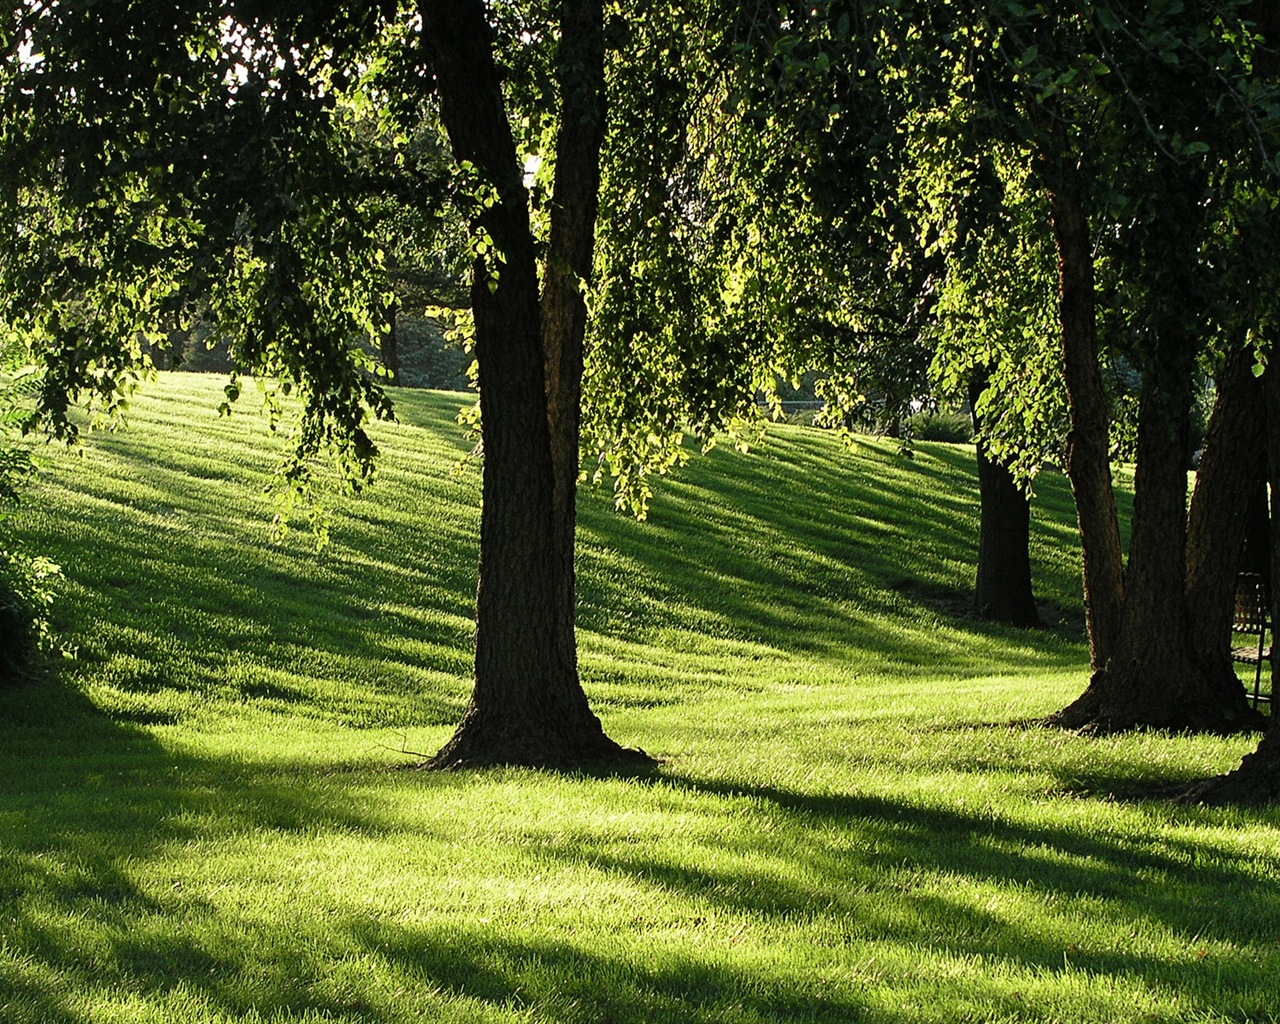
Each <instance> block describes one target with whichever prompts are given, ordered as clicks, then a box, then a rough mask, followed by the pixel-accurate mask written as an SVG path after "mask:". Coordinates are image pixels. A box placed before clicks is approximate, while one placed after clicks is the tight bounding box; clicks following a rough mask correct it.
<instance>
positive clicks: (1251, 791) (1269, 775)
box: [1182, 366, 1280, 804]
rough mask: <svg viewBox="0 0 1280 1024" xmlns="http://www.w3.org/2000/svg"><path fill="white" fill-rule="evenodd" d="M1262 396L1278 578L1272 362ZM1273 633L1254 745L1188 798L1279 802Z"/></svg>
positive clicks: (1278, 462)
mask: <svg viewBox="0 0 1280 1024" xmlns="http://www.w3.org/2000/svg"><path fill="white" fill-rule="evenodd" d="M1263 390H1264V392H1265V395H1266V405H1265V408H1266V427H1265V430H1266V437H1267V478H1268V481H1269V483H1270V485H1271V530H1270V533H1271V544H1270V547H1271V567H1270V568H1271V578H1272V579H1273V580H1276V579H1280V374H1277V373H1276V371H1275V367H1274V366H1272V367H1270V368H1268V370H1267V372H1266V373H1265V374H1264V375H1263ZM1278 612H1280V588H1278V587H1272V588H1271V622H1272V624H1273V625H1274V623H1275V622H1276V621H1277V619H1276V616H1277V613H1278ZM1275 648H1276V645H1275V637H1274V634H1273V635H1272V642H1271V658H1272V663H1271V679H1272V687H1271V692H1272V704H1271V716H1270V718H1269V719H1268V727H1267V731H1266V732H1265V733H1264V734H1263V737H1262V741H1261V742H1260V743H1259V744H1258V749H1257V750H1255V751H1254V752H1253V753H1252V754H1248V755H1246V756H1245V758H1244V760H1243V761H1241V762H1240V766H1239V767H1238V768H1236V769H1235V770H1234V771H1232V772H1229V773H1227V774H1226V775H1219V776H1218V777H1217V778H1214V779H1209V780H1207V781H1205V782H1200V783H1197V784H1195V785H1193V786H1191V787H1190V788H1189V789H1188V790H1187V791H1186V792H1185V793H1183V794H1182V798H1183V799H1184V800H1186V801H1187V802H1191V803H1208V804H1275V803H1280V715H1277V714H1276V709H1275V658H1276V654H1275Z"/></svg>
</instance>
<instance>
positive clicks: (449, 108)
mask: <svg viewBox="0 0 1280 1024" xmlns="http://www.w3.org/2000/svg"><path fill="white" fill-rule="evenodd" d="M564 9H565V11H566V19H565V27H566V30H567V31H569V32H570V34H571V35H572V34H573V33H574V32H576V31H578V29H577V28H575V27H573V24H574V19H573V17H572V16H570V12H574V11H585V12H589V14H588V15H587V16H588V18H594V19H596V20H597V21H598V19H599V0H594V2H592V0H567V2H566V3H565V4H564ZM420 10H421V14H422V21H423V38H424V40H425V42H426V45H427V47H428V53H429V56H430V59H431V63H432V70H433V71H434V73H435V77H436V87H437V92H438V95H439V99H440V115H441V119H442V121H443V123H444V125H445V129H446V131H447V132H448V135H449V141H450V145H451V147H452V149H453V154H454V157H455V159H457V160H458V161H459V162H460V163H461V162H463V161H469V162H470V163H471V165H472V166H474V167H475V168H476V170H477V173H478V174H479V176H480V177H481V179H482V181H484V182H485V183H486V184H488V185H490V186H492V187H493V189H494V190H495V191H496V201H495V202H493V203H492V204H491V205H489V206H487V207H485V208H483V209H482V210H481V211H480V212H479V214H478V215H477V218H476V223H475V225H474V226H475V229H476V231H477V233H480V232H483V233H487V235H488V237H489V238H490V239H492V241H493V245H494V250H496V254H500V258H496V259H495V258H494V257H495V254H494V252H490V253H489V254H487V256H486V255H481V256H480V257H478V258H477V260H476V262H475V266H474V270H473V281H472V288H471V300H472V311H473V314H474V318H475V330H476V360H477V363H478V366H479V384H480V407H481V416H482V429H483V433H484V477H483V484H482V501H483V506H482V510H481V521H480V551H481V555H480V584H479V588H478V591H477V595H476V676H475V688H474V690H473V692H472V696H471V701H470V703H469V705H468V707H467V710H466V712H465V714H464V716H463V719H462V722H461V724H460V725H459V726H458V729H457V731H456V732H455V733H454V735H453V737H452V739H450V741H449V742H448V743H447V744H446V745H445V747H444V748H443V749H442V750H440V752H439V753H437V754H436V756H435V757H434V758H433V759H432V760H431V762H430V764H431V765H432V766H433V767H438V768H458V767H479V766H485V765H492V764H518V765H530V766H537V767H553V768H578V767H587V766H595V765H605V764H619V763H630V764H648V763H651V761H650V759H649V758H648V757H647V756H646V755H644V754H642V753H640V752H638V751H629V750H625V749H624V748H622V747H620V746H619V745H618V744H617V743H615V742H614V741H613V740H611V739H609V738H608V737H607V736H606V735H605V733H604V730H603V728H602V727H601V725H600V721H599V719H597V718H596V716H595V715H594V714H593V713H592V711H591V709H590V707H589V706H588V704H587V699H586V696H585V694H584V693H583V691H582V686H581V684H580V682H579V679H578V673H577V666H576V659H574V658H572V657H569V656H567V655H568V652H567V651H566V643H565V639H564V635H563V628H562V627H563V621H562V620H563V617H564V609H565V594H566V587H567V588H569V590H570V591H571V590H572V586H573V584H572V578H570V579H569V580H568V581H566V579H565V568H566V560H565V551H564V547H565V545H564V538H563V536H562V534H561V532H560V531H559V530H558V529H557V524H558V523H559V522H561V521H560V520H558V519H557V510H556V472H555V466H554V463H553V458H552V445H551V426H550V421H549V418H548V404H547V364H546V358H545V354H544V350H543V328H542V323H543V317H542V309H541V305H540V299H539V289H538V279H537V262H536V259H535V254H534V242H533V236H532V232H531V230H530V222H529V207H528V196H527V193H526V191H525V188H524V184H523V181H522V168H521V166H520V164H519V162H518V160H517V155H516V148H515V142H514V139H513V137H512V133H511V127H510V123H509V121H508V119H507V114H506V109H505V105H504V101H503V96H502V89H501V84H500V79H499V75H498V71H497V68H496V66H495V63H494V59H493V48H492V38H491V30H490V26H489V23H488V20H487V17H486V5H485V3H484V0H423V3H422V4H421V8H420ZM582 76H583V78H582V81H583V85H582V88H584V89H588V90H597V89H600V88H602V81H601V78H600V77H599V76H597V74H596V72H595V71H594V70H583V71H582ZM580 128H581V125H580V124H579V123H576V122H573V121H570V120H569V119H568V118H567V117H566V118H565V119H564V121H563V124H562V132H570V133H572V132H574V131H576V130H579V129H580ZM557 193H559V190H557ZM580 199H581V197H580V196H579V197H574V196H572V195H567V196H563V197H562V196H560V195H559V194H558V195H557V203H558V207H557V209H556V210H555V211H553V214H552V217H553V219H555V218H558V217H562V216H564V211H565V210H566V209H568V208H571V207H572V206H573V205H574V203H575V202H577V201H579V200H580ZM591 202H592V203H594V202H595V198H594V196H593V197H592V198H591ZM570 567H571V562H570Z"/></svg>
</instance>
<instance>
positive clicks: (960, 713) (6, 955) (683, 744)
mask: <svg viewBox="0 0 1280 1024" xmlns="http://www.w3.org/2000/svg"><path fill="white" fill-rule="evenodd" d="M217 393H218V385H217V382H216V380H212V379H204V378H200V377H196V376H192V377H179V378H173V377H166V378H165V379H164V380H163V382H162V385H161V387H160V388H159V389H158V390H156V391H155V392H153V393H152V394H151V395H150V396H148V397H146V398H144V399H143V400H142V401H140V402H139V403H138V404H137V406H136V409H135V414H134V419H133V426H132V429H131V430H129V431H127V432H122V433H119V434H112V435H98V436H95V437H93V438H91V439H90V441H89V443H88V444H87V445H86V446H85V448H84V450H83V453H82V454H80V455H66V456H58V457H53V458H51V460H50V461H51V463H52V465H51V468H50V471H49V472H48V473H47V474H46V476H45V477H44V478H43V480H42V482H41V484H40V493H39V495H38V496H37V503H38V504H39V505H40V506H41V507H43V508H44V511H43V512H40V513H36V512H33V513H32V514H31V515H29V516H27V517H26V518H25V519H24V520H23V522H22V523H21V524H20V527H21V529H22V530H23V531H24V532H25V535H26V537H27V539H28V540H29V541H30V542H31V543H33V544H38V545H40V546H41V548H42V549H43V550H47V551H49V552H50V553H51V555H52V556H53V557H55V559H56V560H58V561H60V562H62V563H63V564H64V566H65V567H66V575H67V582H66V587H65V593H64V597H63V599H62V601H61V602H60V604H59V607H58V611H57V621H56V624H57V627H58V628H59V629H60V630H61V631H62V633H63V635H64V637H74V638H75V640H76V642H77V643H78V644H79V651H78V655H77V657H76V659H75V660H73V661H70V662H68V663H67V664H66V666H65V669H64V671H63V673H62V676H61V679H60V681H55V682H48V683H45V684H43V685H39V686H27V687H23V688H21V689H18V690H16V691H9V692H6V693H4V694H3V695H2V696H0V735H2V736H3V743H0V843H2V845H0V1020H3V1021H4V1022H5V1024H11V1022H12V1024H36V1022H39V1024H46V1022H55V1024H60V1022H67V1024H70V1022H76V1024H80V1022H85V1021H93V1022H98V1021H113V1022H114V1021H126V1022H150V1021H157V1022H158V1021H166V1022H167V1021H174V1020H182V1021H192V1022H201V1024H205V1022H219V1024H220V1022H231V1021H245V1020H248V1021H254V1020H257V1021H273V1022H280V1024H284V1022H288V1024H293V1022H299V1024H301V1022H318V1021H330V1022H336V1021H341V1022H351V1024H355V1022H360V1024H369V1022H373V1024H392V1022H394V1024H400V1022H408V1021H418V1020H439V1021H454V1022H472V1021H493V1022H504V1024H505V1022H529V1021H537V1022H555V1024H561V1022H562V1024H578V1022H582V1024H587V1022H598V1021H604V1020H612V1021H615V1022H635V1024H640V1022H644V1024H650V1022H657V1024H664V1022H670V1024H676V1022H680V1024H684V1022H688V1021H699V1022H726V1024H727V1022H734V1024H738V1022H743V1021H747V1022H765V1021H783V1020H785V1021H812V1022H817V1021H823V1022H825V1021H833V1022H834V1021H841V1022H844V1021H865V1022H884V1024H907V1022H915V1021H937V1022H960V1021H975V1020H981V1021H1026V1022H1032V1021H1046V1020H1055V1021H1067V1022H1101V1021H1108V1022H1110V1021H1135V1022H1136V1021H1161V1020H1163V1021H1223V1022H1225V1021H1259V1022H1260V1021H1264V1020H1268V1019H1272V1018H1271V1017H1269V1015H1272V1014H1273V1013H1274V978H1275V977H1276V976H1277V974H1278V973H1280V945H1277V938H1278V937H1280V906H1278V905H1277V903H1276V901H1275V898H1274V891H1275V883H1276V875H1275V864H1276V863H1277V857H1280V831H1278V829H1277V825H1280V820H1278V819H1277V815H1276V813H1275V812H1273V811H1229V810H1211V809H1204V808H1186V807H1174V806H1170V805H1165V804H1161V803H1134V802H1123V801H1118V800H1114V799H1109V798H1107V797H1106V794H1107V793H1108V792H1112V791H1118V790H1126V789H1131V788H1133V786H1134V785H1135V784H1137V783H1140V782H1142V781H1145V780H1151V779H1156V778H1159V779H1166V780H1177V779H1190V778H1194V777H1197V776H1200V775H1203V774H1206V773H1209V772H1214V771H1219V770H1222V769H1223V768H1226V767H1229V766H1230V765H1232V764H1233V763H1234V762H1235V761H1237V760H1238V759H1239V757H1240V756H1241V754H1242V753H1243V752H1244V751H1245V750H1246V749H1247V748H1248V747H1249V745H1250V743H1251V741H1250V740H1248V739H1220V738H1206V737H1171V736H1164V735H1158V734H1143V735H1137V736H1129V737H1113V738H1109V739H1106V740H1087V739H1083V738H1080V737H1077V736H1073V735H1070V734H1065V733H1061V732H1046V731H1044V730H1040V729H1038V728H1035V727H1033V726H1029V725H1026V724H1022V723H1025V722H1027V721H1028V720H1031V719H1034V718H1036V717H1037V716H1040V715H1043V714H1045V713H1047V712H1049V711H1052V710H1055V709H1056V708H1057V707H1060V706H1061V705H1062V704H1064V703H1065V702H1066V701H1068V700H1070V699H1071V698H1072V697H1074V696H1075V695H1076V694H1077V693H1078V692H1079V691H1080V689H1081V688H1082V687H1083V685H1084V682H1085V677H1086V673H1087V652H1086V650H1085V647H1084V642H1083V637H1082V636H1081V635H1080V633H1079V632H1078V629H1076V628H1075V627H1072V626H1069V625H1063V626H1060V627H1058V628H1056V629H1053V630H1046V631H1037V632H1033V633H1025V632H1019V631H1015V630H1011V629H1006V628H1001V627H996V626H992V625H990V624H987V623H983V622H980V621H976V620H971V619H968V618H966V617H963V616H957V615H955V614H952V613H951V611H950V609H951V608H952V607H953V605H952V603H951V601H950V599H951V597H952V596H953V595H955V594H957V593H961V592H963V591H964V589H965V588H966V587H967V586H968V584H969V576H970V573H971V571H972V570H971V563H972V558H973V546H974V543H975V538H976V530H975V529H974V525H975V522H976V520H975V517H976V514H977V496H976V485H975V484H974V482H973V479H972V469H971V467H970V460H971V458H972V453H970V452H965V451H963V450H962V449H958V448H954V447H949V446H945V445H932V444H929V443H924V444H921V445H919V446H918V451H917V455H916V458H915V459H914V460H903V459H900V458H898V457H897V455H896V446H895V445H894V444H893V442H890V441H885V442H879V441H874V440H872V441H867V442H863V443H860V444H859V445H858V447H857V448H856V449H854V450H853V451H848V450H846V449H844V448H843V447H842V446H841V445H840V443H839V441H838V439H837V438H835V437H832V436H830V435H828V434H825V433H822V432H816V431H811V430H805V429H800V428H787V427H779V428H777V430H776V431H773V432H772V433H771V434H770V435H769V437H768V438H767V439H766V441H765V443H764V444H763V445H762V446H761V447H760V448H759V449H758V451H757V452H756V453H755V454H753V455H751V456H746V455H742V454H740V453H737V452H733V451H717V452H713V453H712V455H711V456H709V457H708V458H707V459H705V460H699V461H697V462H695V463H694V464H693V465H692V466H691V467H690V468H689V471H688V472H687V473H685V474H682V475H681V476H680V477H678V478H676V479H673V480H670V481H665V482H664V483H663V484H662V485H661V486H660V487H659V488H658V489H657V494H656V495H655V499H654V503H653V507H652V510H651V517H650V521H649V522H647V523H637V522H634V521H632V520H629V519H626V518H623V517H619V516H617V515H616V514H614V513H613V512H612V511H611V509H610V501H609V496H608V495H607V494H594V493H591V492H587V493H585V494H584V495H583V498H582V503H581V505H582V513H581V515H582V521H581V533H580V538H581V554H580V579H581V586H582V595H581V597H582V608H581V623H582V629H581V645H582V667H583V675H584V679H585V682H586V685H587V687H588V690H589V692H590V695H591V698H592V700H593V702H594V704H595V706H596V707H597V708H598V709H599V710H600V712H601V714H602V716H603V718H604V720H605V725H606V728H607V729H608V730H609V732H610V733H611V734H612V735H614V736H615V737H616V738H618V739H619V740H621V741H622V742H625V743H628V744H633V745H640V746H643V747H645V748H646V749H648V750H650V751H651V752H654V753H656V754H659V755H660V756H662V757H663V758H664V759H665V764H664V765H663V767H662V768H661V769H660V770H659V771H658V772H656V773H654V774H653V775H651V776H647V777H642V778H609V777H606V778H596V777H590V776H574V775H558V774H551V773H539V772H526V771H499V772H492V773H483V774H460V775H444V776H441V775H433V774H429V773H424V772H420V771H412V770H400V771H397V770H392V769H394V768H397V767H407V766H410V765H412V764H413V763H414V762H415V761H416V760H417V755H416V754H415V753H414V752H415V751H418V752H431V751H434V750H435V749H436V748H437V747H438V746H439V745H440V744H441V743H443V741H444V740H445V738H446V737H447V736H448V733H449V731H450V729H451V727H452V725H453V723H454V722H455V721H456V718H457V716H458V714H459V713H460V710H461V707H462V704H463V702H464V700H465V697H466V694H467V690H468V687H469V682H468V680H469V663H470V656H471V648H470V645H471V630H472V626H471V621H470V616H471V605H472V600H473V595H474V586H475V565H476V557H477V551H476V541H475V531H476V527H477V516H476V507H477V503H478V486H477V485H478V479H477V475H476V473H475V470H474V468H464V469H463V471H462V472H460V473H455V472H454V468H455V467H456V466H457V465H458V462H459V459H460V457H461V456H462V454H463V453H464V452H465V450H466V444H465V442H464V441H462V439H461V438H460V437H459V436H458V429H457V427H456V424H455V423H454V415H455V413H456V410H457V408H458V405H459V404H460V403H461V401H462V399H460V398H458V397H456V396H449V395H441V394H416V393H414V394H411V393H404V394H403V395H401V396H400V402H399V415H400V423H399V424H394V425H383V426H382V427H380V428H379V436H378V440H379V443H380V444H381V445H382V447H383V450H384V461H383V464H382V471H381V479H380V481H379V483H378V484H377V486H376V487H375V488H374V489H373V491H372V492H371V493H370V494H369V495H368V496H366V497H365V498H363V499H360V500H350V501H348V500H343V501H341V502H339V504H338V506H337V508H336V510H335V515H334V519H333V524H332V528H331V537H332V545H331V548H330V550H328V551H326V552H322V553H316V552H315V550H314V547H313V545H312V544H311V543H310V542H309V540H308V538H306V537H305V536H301V535H294V536H291V537H289V538H286V539H285V540H283V541H273V540H272V539H271V535H270V525H269V521H270V507H269V505H268V504H267V503H266V500H265V499H264V498H263V497H262V495H261V483H262V481H263V480H264V479H265V476H266V474H267V473H268V472H269V470H270V467H271V464H272V461H273V455H272V452H271V450H270V448H269V447H268V445H267V442H266V440H265V437H266V434H265V432H264V431H263V430H262V429H261V425H260V424H258V423H257V422H255V421H254V419H253V417H251V416H241V415H237V416H236V417H233V418H232V419H231V420H219V419H218V418H217V417H216V415H215V414H214V413H213V411H212V410H213V408H214V406H215V405H216V403H217V398H216V395H217ZM175 438H181V444H175V443H174V439H175ZM1034 521H1035V527H1034V529H1035V540H1034V556H1035V564H1036V569H1037V576H1038V586H1039V589H1040V593H1041V596H1042V597H1043V598H1044V599H1045V600H1046V601H1049V602H1053V603H1055V604H1057V605H1059V606H1061V607H1062V608H1064V609H1067V610H1069V611H1070V610H1072V609H1078V603H1079V595H1078V590H1079V580H1078V551H1077V550H1076V549H1075V548H1074V547H1073V546H1072V544H1071V540H1072V536H1073V530H1072V526H1071V509H1070V500H1069V496H1068V495H1067V493H1066V491H1065V488H1064V487H1063V486H1062V484H1061V481H1060V480H1057V479H1056V478H1054V477H1052V476H1050V477H1046V478H1045V479H1044V480H1043V481H1041V485H1040V487H1039V497H1038V499H1037V504H1036V511H1035V515H1034Z"/></svg>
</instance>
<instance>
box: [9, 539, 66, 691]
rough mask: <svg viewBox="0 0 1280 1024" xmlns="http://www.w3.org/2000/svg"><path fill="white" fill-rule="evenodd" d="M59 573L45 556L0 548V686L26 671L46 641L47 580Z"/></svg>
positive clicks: (29, 669) (23, 675)
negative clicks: (23, 553) (36, 556)
mask: <svg viewBox="0 0 1280 1024" xmlns="http://www.w3.org/2000/svg"><path fill="white" fill-rule="evenodd" d="M58 573H59V569H58V566H56V565H54V564H53V563H52V562H50V561H49V560H48V559H47V558H28V557H26V556H23V555H19V554H15V553H14V552H11V551H3V550H0V685H10V684H12V683H15V682H17V681H18V680H20V679H22V678H23V677H25V676H26V675H27V674H29V673H30V671H31V669H32V666H33V664H34V662H35V658H36V655H37V654H38V652H39V651H40V649H41V648H42V647H43V646H45V644H46V643H47V642H48V638H49V607H50V605H51V604H52V602H53V593H52V590H51V589H50V583H51V581H52V579H53V577H55V576H57V575H58Z"/></svg>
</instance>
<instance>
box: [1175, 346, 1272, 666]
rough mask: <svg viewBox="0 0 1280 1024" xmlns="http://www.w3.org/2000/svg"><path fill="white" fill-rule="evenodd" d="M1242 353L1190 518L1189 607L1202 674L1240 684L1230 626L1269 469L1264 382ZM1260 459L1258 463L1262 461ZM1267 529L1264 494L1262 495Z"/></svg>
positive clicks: (1208, 441)
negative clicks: (1254, 506)
mask: <svg viewBox="0 0 1280 1024" xmlns="http://www.w3.org/2000/svg"><path fill="white" fill-rule="evenodd" d="M1253 362H1254V354H1253V352H1252V350H1251V349H1249V348H1241V349H1239V350H1238V351H1236V352H1234V353H1233V354H1232V355H1231V358H1230V359H1229V360H1228V361H1227V365H1226V367H1225V368H1224V369H1223V371H1222V373H1221V374H1219V376H1218V381H1217V384H1218V387H1217V396H1216V398H1215V400H1214V405H1213V413H1212V415H1211V416H1210V418H1209V429H1208V431H1207V432H1206V434H1205V444H1204V454H1203V455H1202V456H1201V459H1200V466H1199V469H1198V471H1197V473H1196V484H1195V491H1194V493H1193V494H1192V498H1191V511H1190V513H1189V514H1188V517H1187V608H1188V611H1189V613H1190V623H1189V626H1190V630H1191V649H1192V653H1193V655H1194V657H1195V659H1196V661H1197V662H1198V663H1199V664H1200V665H1202V666H1203V667H1204V669H1205V671H1208V672H1213V673H1215V674H1218V675H1221V676H1223V677H1224V678H1225V679H1227V680H1228V681H1231V680H1234V679H1235V678H1236V675H1235V668H1234V666H1233V664H1232V661H1231V623H1232V620H1233V618H1234V610H1235V586H1236V574H1237V573H1238V572H1240V571H1242V570H1243V568H1244V566H1243V564H1242V557H1241V552H1242V549H1243V548H1244V545H1245V538H1246V536H1247V534H1248V525H1249V511H1250V501H1251V496H1252V495H1254V494H1255V492H1256V491H1257V490H1258V488H1259V485H1260V484H1261V483H1262V482H1263V479H1264V477H1263V474H1264V473H1265V470H1266V456H1265V442H1264V438H1263V419H1264V417H1263V412H1262V410H1263V401H1264V396H1263V391H1262V382H1261V381H1260V380H1259V379H1258V378H1257V377H1255V376H1254V374H1253ZM1260 454H1261V456H1262V457H1261V458H1259V455H1260ZM1262 501H1263V509H1262V516H1263V529H1264V530H1265V529H1266V525H1265V524H1266V493H1265V488H1264V489H1263V493H1262Z"/></svg>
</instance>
